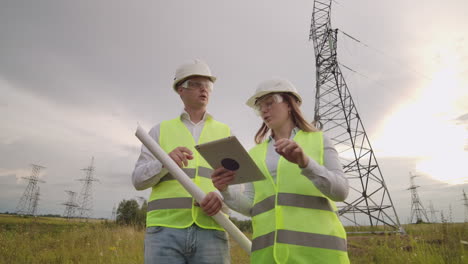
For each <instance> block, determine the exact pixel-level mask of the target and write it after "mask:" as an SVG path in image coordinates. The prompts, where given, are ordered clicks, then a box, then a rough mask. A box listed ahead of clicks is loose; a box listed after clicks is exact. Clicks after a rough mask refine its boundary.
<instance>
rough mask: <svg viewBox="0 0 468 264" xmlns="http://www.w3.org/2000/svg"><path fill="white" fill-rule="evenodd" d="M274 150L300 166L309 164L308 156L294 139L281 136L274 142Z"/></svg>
mask: <svg viewBox="0 0 468 264" xmlns="http://www.w3.org/2000/svg"><path fill="white" fill-rule="evenodd" d="M275 150H276V152H278V154H280V155H281V156H283V157H284V158H285V159H286V160H288V161H290V162H292V163H296V164H297V165H299V167H301V168H305V167H306V166H307V165H308V164H309V157H307V155H306V154H305V153H304V151H303V150H302V148H301V146H299V145H298V144H297V143H296V142H295V141H294V140H290V139H286V138H282V139H280V140H278V141H276V143H275Z"/></svg>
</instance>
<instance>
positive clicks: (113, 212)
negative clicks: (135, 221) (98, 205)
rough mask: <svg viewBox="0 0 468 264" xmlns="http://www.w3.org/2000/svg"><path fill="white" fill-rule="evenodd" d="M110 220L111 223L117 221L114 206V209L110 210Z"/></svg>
mask: <svg viewBox="0 0 468 264" xmlns="http://www.w3.org/2000/svg"><path fill="white" fill-rule="evenodd" d="M111 220H112V221H116V220H117V209H116V208H115V205H114V208H112V216H111Z"/></svg>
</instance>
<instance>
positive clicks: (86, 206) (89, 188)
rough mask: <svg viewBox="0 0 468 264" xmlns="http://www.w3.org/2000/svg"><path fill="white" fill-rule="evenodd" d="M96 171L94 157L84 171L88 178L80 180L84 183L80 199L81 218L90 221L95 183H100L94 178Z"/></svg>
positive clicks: (79, 215) (79, 211)
mask: <svg viewBox="0 0 468 264" xmlns="http://www.w3.org/2000/svg"><path fill="white" fill-rule="evenodd" d="M94 169H95V168H94V157H92V158H91V164H90V165H89V166H88V167H87V168H84V169H82V170H83V171H85V173H86V176H85V177H84V178H82V179H79V180H78V181H82V182H83V187H82V189H81V192H80V197H79V208H78V217H79V218H86V219H88V218H90V217H91V216H92V214H93V181H99V180H98V179H96V178H94Z"/></svg>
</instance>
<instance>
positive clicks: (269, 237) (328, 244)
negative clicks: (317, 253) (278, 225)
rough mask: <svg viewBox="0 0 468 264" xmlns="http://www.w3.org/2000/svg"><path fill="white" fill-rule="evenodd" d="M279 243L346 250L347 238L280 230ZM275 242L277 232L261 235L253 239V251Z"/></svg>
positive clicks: (277, 240)
mask: <svg viewBox="0 0 468 264" xmlns="http://www.w3.org/2000/svg"><path fill="white" fill-rule="evenodd" d="M276 242H277V243H284V244H291V245H298V246H305V247H316V248H324V249H333V250H340V251H346V249H347V246H346V239H343V238H340V237H335V236H327V235H321V234H312V233H306V232H297V231H291V230H281V229H280V230H278V233H277V239H276ZM274 244H275V232H271V233H268V234H266V235H263V236H259V237H257V238H255V239H254V240H253V241H252V252H254V251H256V250H260V249H262V248H266V247H269V246H273V245H274Z"/></svg>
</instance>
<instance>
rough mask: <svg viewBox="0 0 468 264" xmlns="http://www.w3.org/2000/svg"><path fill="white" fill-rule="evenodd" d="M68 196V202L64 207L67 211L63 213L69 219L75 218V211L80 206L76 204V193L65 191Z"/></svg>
mask: <svg viewBox="0 0 468 264" xmlns="http://www.w3.org/2000/svg"><path fill="white" fill-rule="evenodd" d="M65 192H66V193H67V194H68V200H67V201H66V202H65V203H62V205H65V211H64V212H63V216H64V217H66V218H67V219H70V218H73V217H75V210H76V208H78V207H79V206H78V204H77V203H76V201H75V199H76V192H72V191H65Z"/></svg>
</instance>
